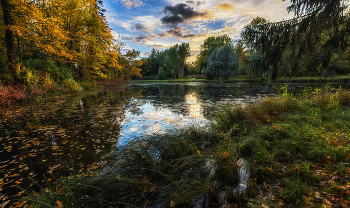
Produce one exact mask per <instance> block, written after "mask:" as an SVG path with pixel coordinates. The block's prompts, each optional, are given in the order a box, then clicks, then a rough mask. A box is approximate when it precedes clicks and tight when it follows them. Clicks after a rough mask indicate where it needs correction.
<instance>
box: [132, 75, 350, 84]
mask: <svg viewBox="0 0 350 208" xmlns="http://www.w3.org/2000/svg"><path fill="white" fill-rule="evenodd" d="M349 80H350V76H336V77H334V78H331V77H330V78H324V77H318V76H312V77H292V78H288V77H280V78H278V79H277V80H276V81H275V82H301V83H302V82H307V83H308V82H322V83H323V82H326V83H328V82H349ZM265 81H270V79H262V78H255V79H250V78H249V77H247V76H236V77H232V78H229V79H227V80H224V81H223V82H265ZM131 82H135V83H139V82H155V83H157V82H220V80H218V79H214V80H206V79H167V80H156V79H154V80H131Z"/></svg>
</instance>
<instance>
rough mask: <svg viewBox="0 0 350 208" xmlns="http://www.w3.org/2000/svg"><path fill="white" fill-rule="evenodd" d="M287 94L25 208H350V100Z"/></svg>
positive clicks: (148, 149)
mask: <svg viewBox="0 0 350 208" xmlns="http://www.w3.org/2000/svg"><path fill="white" fill-rule="evenodd" d="M284 90H285V92H284V94H282V95H281V96H279V97H275V98H271V97H267V98H265V99H264V100H263V101H261V102H260V103H257V104H254V105H249V106H247V107H245V108H243V107H241V106H234V107H232V106H226V107H225V108H223V110H221V111H220V112H218V113H217V116H216V117H215V118H214V120H213V121H212V124H211V125H210V126H206V127H196V126H192V127H188V128H185V129H179V130H174V131H173V132H170V133H166V134H156V135H148V136H146V135H145V136H142V137H138V138H135V139H133V140H132V141H129V142H128V143H127V144H125V145H122V146H119V147H118V148H117V149H116V150H115V151H114V152H113V153H111V154H110V155H108V158H109V162H108V163H107V164H108V165H107V166H106V167H105V168H104V172H103V173H101V174H97V175H91V176H88V177H78V176H75V177H73V178H72V179H65V180H61V181H60V180H59V182H58V183H61V184H62V185H60V184H58V185H55V186H51V187H50V188H48V189H47V190H45V189H44V190H43V191H42V192H41V193H39V194H37V193H36V194H35V195H34V194H32V193H31V192H27V198H24V199H23V200H25V201H26V204H28V205H29V206H31V207H54V206H58V205H61V207H109V206H112V207H158V206H159V207H193V206H199V207H346V206H350V183H349V182H348V181H349V177H350V168H349V167H350V140H349V135H350V92H349V91H345V90H334V89H326V90H320V89H315V90H313V91H308V92H304V93H303V94H301V95H299V96H294V95H291V94H289V93H288V92H287V91H286V88H284ZM241 158H244V160H245V161H246V162H247V167H246V168H248V170H249V171H248V172H249V180H248V186H247V189H246V191H245V193H244V194H243V193H240V192H238V191H237V189H236V186H237V184H238V183H239V182H240V181H241V178H240V174H239V172H240V169H242V168H244V167H242V165H241V163H239V162H238V161H239V159H241ZM62 193H63V194H62ZM23 200H22V201H21V202H20V203H23ZM72 203H73V204H72ZM73 205H74V206H73Z"/></svg>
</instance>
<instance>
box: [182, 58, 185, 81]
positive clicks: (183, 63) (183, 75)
mask: <svg viewBox="0 0 350 208" xmlns="http://www.w3.org/2000/svg"><path fill="white" fill-rule="evenodd" d="M182 79H185V61H184V62H182Z"/></svg>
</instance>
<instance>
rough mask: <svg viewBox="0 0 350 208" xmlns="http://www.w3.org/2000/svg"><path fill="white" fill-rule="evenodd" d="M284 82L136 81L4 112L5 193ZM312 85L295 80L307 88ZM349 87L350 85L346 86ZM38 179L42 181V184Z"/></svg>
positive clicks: (0, 155)
mask: <svg viewBox="0 0 350 208" xmlns="http://www.w3.org/2000/svg"><path fill="white" fill-rule="evenodd" d="M282 86H284V85H272V84H264V83H234V84H212V83H198V82H195V83H170V84H169V83H158V84H133V85H130V86H129V87H127V88H109V89H105V90H103V91H100V92H92V93H88V94H83V95H74V96H69V97H66V98H61V99H60V100H55V101H45V102H43V103H41V104H32V105H24V106H11V107H8V108H2V109H1V110H0V170H1V171H0V185H1V190H0V195H3V194H5V195H8V196H14V195H16V194H17V193H18V192H19V191H20V190H21V189H19V187H21V188H25V189H32V190H35V191H39V190H40V188H39V187H38V184H41V185H42V186H45V184H46V185H47V184H48V183H53V182H54V181H55V180H56V179H58V178H61V177H64V176H69V175H71V174H82V175H84V174H86V171H88V170H96V169H98V168H99V167H101V166H102V165H103V164H104V163H105V160H104V156H105V155H106V154H108V153H109V152H110V151H111V150H112V149H113V147H114V146H116V145H123V144H124V143H125V142H128V141H129V140H130V139H132V138H134V137H135V136H138V135H140V134H152V133H158V132H166V131H170V130H172V129H174V128H177V127H183V126H187V125H191V124H193V123H196V124H199V125H204V124H206V123H207V122H209V120H210V119H211V117H212V116H214V115H215V112H216V111H217V110H218V109H220V108H221V107H222V106H223V105H243V106H244V105H248V104H252V103H255V102H257V101H259V100H261V99H262V98H264V97H265V96H275V95H276V94H278V93H280V92H281V87H282ZM309 87H310V85H298V84H291V85H288V90H289V91H298V92H299V91H301V90H303V89H305V88H309ZM343 87H344V86H343ZM36 183H38V184H36Z"/></svg>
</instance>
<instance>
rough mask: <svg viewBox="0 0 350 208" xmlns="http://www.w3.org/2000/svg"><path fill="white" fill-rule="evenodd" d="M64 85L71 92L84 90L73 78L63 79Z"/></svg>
mask: <svg viewBox="0 0 350 208" xmlns="http://www.w3.org/2000/svg"><path fill="white" fill-rule="evenodd" d="M62 86H63V87H64V88H66V89H67V90H69V91H71V92H79V91H82V90H83V89H82V88H81V86H80V85H79V84H78V83H76V82H75V81H74V80H73V79H67V80H65V81H63V83H62Z"/></svg>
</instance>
